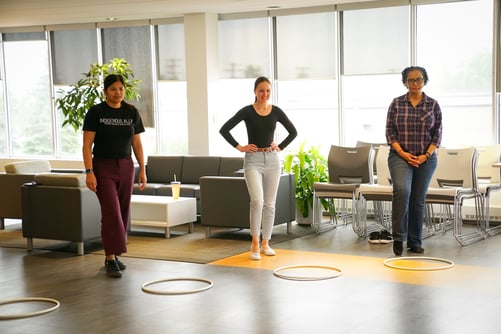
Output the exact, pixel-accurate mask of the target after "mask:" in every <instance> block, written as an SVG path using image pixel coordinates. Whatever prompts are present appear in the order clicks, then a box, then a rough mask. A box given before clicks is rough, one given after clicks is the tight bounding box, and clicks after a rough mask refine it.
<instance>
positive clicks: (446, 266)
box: [384, 256, 454, 271]
mask: <svg viewBox="0 0 501 334" xmlns="http://www.w3.org/2000/svg"><path fill="white" fill-rule="evenodd" d="M399 260H411V261H414V260H425V261H435V262H440V263H444V265H443V266H439V267H419V268H418V267H415V268H413V267H405V266H399V265H395V264H393V263H392V262H394V261H399ZM384 265H385V266H387V267H389V268H393V269H403V270H415V271H434V270H445V269H450V268H452V267H454V262H452V261H451V260H447V259H442V258H439V257H429V256H401V257H392V258H389V259H386V260H384Z"/></svg>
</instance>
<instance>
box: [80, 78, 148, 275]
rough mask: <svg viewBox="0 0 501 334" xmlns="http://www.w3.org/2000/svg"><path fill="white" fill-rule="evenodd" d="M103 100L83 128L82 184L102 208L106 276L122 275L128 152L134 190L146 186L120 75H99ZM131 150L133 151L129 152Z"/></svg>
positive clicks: (133, 113) (139, 127)
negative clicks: (136, 185)
mask: <svg viewBox="0 0 501 334" xmlns="http://www.w3.org/2000/svg"><path fill="white" fill-rule="evenodd" d="M104 94H105V95H106V101H105V102H102V103H99V104H96V105H95V106H93V107H91V108H90V109H89V111H88V112H87V114H86V115H85V120H84V126H83V130H84V133H83V148H82V152H83V160H84V165H85V173H86V174H87V178H86V183H87V187H88V188H89V189H90V190H91V191H94V192H95V193H96V195H97V197H98V199H99V203H100V206H101V238H102V240H103V246H104V251H105V261H104V263H105V269H106V273H107V275H108V276H110V277H121V276H122V270H124V269H125V268H126V266H125V264H124V263H122V262H121V261H120V260H118V257H117V256H118V255H121V254H122V253H125V252H127V244H126V236H127V225H128V222H129V214H130V200H131V195H132V188H133V184H134V162H133V161H132V157H131V154H132V150H133V151H134V155H135V157H136V160H137V163H138V164H139V174H138V182H139V188H140V189H141V190H143V189H144V186H145V185H146V172H145V166H144V153H143V145H142V143H141V137H140V133H142V132H144V126H143V122H142V120H141V116H140V115H139V112H138V110H137V109H136V108H135V107H134V106H133V105H130V104H128V103H126V102H124V101H123V98H124V95H125V84H124V80H123V78H122V77H121V76H120V75H115V74H112V75H109V76H107V77H106V78H105V79H104ZM131 148H132V150H131Z"/></svg>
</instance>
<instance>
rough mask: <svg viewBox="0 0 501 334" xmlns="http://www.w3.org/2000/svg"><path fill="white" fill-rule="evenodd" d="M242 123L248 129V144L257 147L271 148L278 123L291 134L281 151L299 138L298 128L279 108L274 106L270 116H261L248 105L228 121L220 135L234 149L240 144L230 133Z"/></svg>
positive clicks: (280, 145) (283, 143) (281, 146)
mask: <svg viewBox="0 0 501 334" xmlns="http://www.w3.org/2000/svg"><path fill="white" fill-rule="evenodd" d="M242 121H244V122H245V125H246V127H247V137H248V144H255V145H256V146H257V147H269V146H270V145H271V143H272V142H273V137H274V134H275V129H276V125H277V122H278V123H280V124H282V125H283V126H284V128H285V129H286V130H287V131H288V132H289V134H288V136H287V137H286V138H285V139H284V140H283V141H282V142H281V143H280V144H278V147H280V149H281V150H283V149H284V148H286V147H287V145H289V144H290V143H291V142H292V140H294V138H296V136H297V130H296V127H295V126H294V124H292V122H291V121H290V120H289V118H288V117H287V115H286V114H285V113H284V111H283V110H282V109H280V108H279V107H277V106H274V105H273V106H272V108H271V112H270V113H269V114H268V115H266V116H261V115H259V114H258V113H257V112H256V110H255V109H254V107H253V105H248V106H245V107H243V108H242V109H240V110H239V111H238V112H237V113H236V114H235V115H234V116H233V117H231V118H230V119H229V120H228V121H226V123H224V125H223V126H222V127H221V129H220V130H219V133H220V134H221V135H222V136H223V137H224V139H226V141H227V142H228V143H230V145H232V146H233V147H236V146H237V145H238V144H239V143H238V142H237V141H236V140H235V138H234V137H233V136H232V135H231V133H230V131H231V130H232V129H233V128H234V127H235V126H237V124H238V123H240V122H242Z"/></svg>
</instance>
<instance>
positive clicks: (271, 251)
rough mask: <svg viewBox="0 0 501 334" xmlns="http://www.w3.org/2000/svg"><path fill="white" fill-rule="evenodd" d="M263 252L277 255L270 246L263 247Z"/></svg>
mask: <svg viewBox="0 0 501 334" xmlns="http://www.w3.org/2000/svg"><path fill="white" fill-rule="evenodd" d="M261 253H263V254H264V255H266V256H273V255H275V251H274V250H273V248H271V247H270V246H268V247H263V248H261Z"/></svg>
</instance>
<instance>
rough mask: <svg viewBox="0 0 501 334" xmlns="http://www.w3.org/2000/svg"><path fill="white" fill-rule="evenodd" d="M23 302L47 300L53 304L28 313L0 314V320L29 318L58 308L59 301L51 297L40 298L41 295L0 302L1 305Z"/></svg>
mask: <svg viewBox="0 0 501 334" xmlns="http://www.w3.org/2000/svg"><path fill="white" fill-rule="evenodd" d="M25 302H44V303H45V302H47V303H52V304H54V306H52V307H49V308H46V309H43V310H40V311H34V312H28V313H17V314H0V320H11V319H21V318H29V317H34V316H37V315H42V314H46V313H49V312H52V311H54V310H56V309H58V308H59V305H61V303H59V301H57V300H55V299H52V298H42V297H29V298H18V299H9V300H6V301H3V302H0V306H1V305H8V304H15V303H25Z"/></svg>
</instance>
